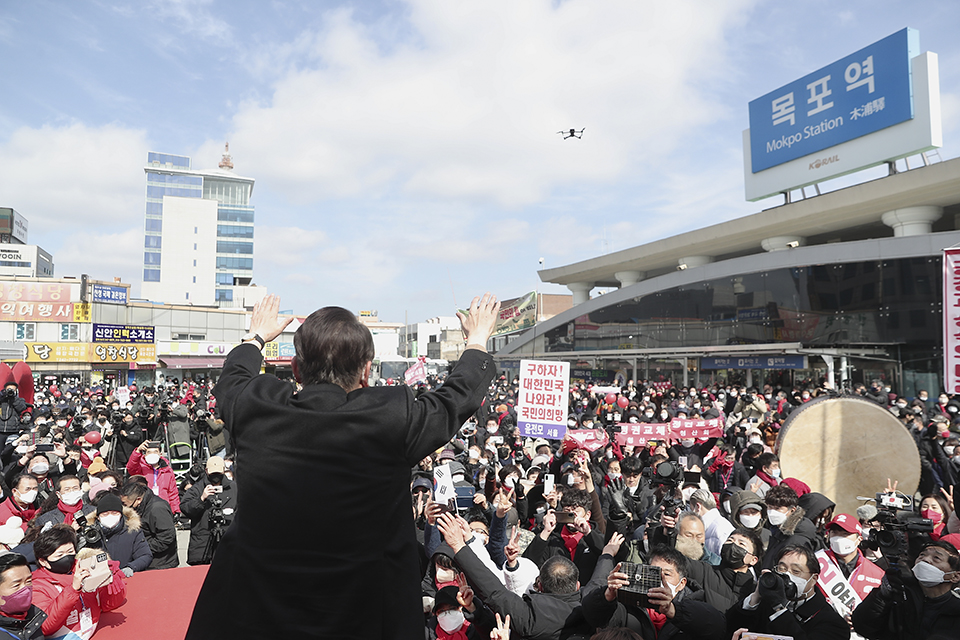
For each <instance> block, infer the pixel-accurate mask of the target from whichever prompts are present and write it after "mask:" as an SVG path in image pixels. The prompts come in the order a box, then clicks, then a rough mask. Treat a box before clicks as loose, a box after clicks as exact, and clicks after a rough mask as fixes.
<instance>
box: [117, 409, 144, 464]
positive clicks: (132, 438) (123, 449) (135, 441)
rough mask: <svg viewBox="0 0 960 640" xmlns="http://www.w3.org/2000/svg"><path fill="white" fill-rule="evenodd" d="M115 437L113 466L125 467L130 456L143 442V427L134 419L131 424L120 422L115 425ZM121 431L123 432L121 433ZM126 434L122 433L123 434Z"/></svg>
mask: <svg viewBox="0 0 960 640" xmlns="http://www.w3.org/2000/svg"><path fill="white" fill-rule="evenodd" d="M115 429H116V434H117V436H116V438H114V440H113V443H114V445H113V446H114V451H115V452H116V456H117V458H116V461H115V463H114V466H115V467H117V468H121V467H122V468H126V466H127V463H128V462H129V461H130V456H131V455H133V452H134V451H136V450H137V447H139V446H140V445H141V444H143V427H141V426H140V424H139V423H137V422H136V420H134V422H132V423H131V424H129V425H128V424H121V425H120V426H119V427H116V428H115ZM121 431H122V432H123V433H121ZM124 433H125V434H127V435H123V434H124Z"/></svg>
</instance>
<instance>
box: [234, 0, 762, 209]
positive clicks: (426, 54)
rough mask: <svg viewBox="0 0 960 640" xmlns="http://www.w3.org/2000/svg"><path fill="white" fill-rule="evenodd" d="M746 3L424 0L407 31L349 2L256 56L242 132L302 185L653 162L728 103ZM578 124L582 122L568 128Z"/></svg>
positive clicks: (528, 188)
mask: <svg viewBox="0 0 960 640" xmlns="http://www.w3.org/2000/svg"><path fill="white" fill-rule="evenodd" d="M749 4H750V3H749V2H748V1H747V0H741V1H740V2H724V3H699V2H691V1H688V2H674V3H667V4H664V5H656V6H651V5H649V4H644V3H636V2H632V1H628V0H619V1H618V0H610V1H608V2H599V3H598V2H594V1H592V0H591V1H587V0H568V1H567V2H564V3H560V4H557V3H554V2H550V1H548V0H539V1H536V2H525V3H516V2H509V1H508V0H495V1H491V0H487V1H485V2H482V3H481V2H462V3H448V2H437V1H435V0H411V1H410V2H409V3H408V7H409V12H408V19H409V27H410V33H411V34H412V35H410V36H408V37H407V38H405V39H403V40H401V41H398V42H395V43H383V42H380V41H378V40H377V39H376V38H375V34H374V30H373V29H372V28H371V27H368V26H366V25H363V24H360V23H359V22H358V21H356V20H355V19H353V17H352V16H351V14H350V13H348V12H345V11H342V10H338V11H336V12H332V13H330V14H328V15H327V19H326V21H325V25H324V28H323V29H322V30H321V31H319V32H315V33H311V32H304V33H303V34H301V36H300V37H299V38H298V39H297V40H296V41H295V42H293V43H290V44H288V45H282V46H280V47H273V48H271V49H266V50H263V51H261V52H260V54H259V55H252V56H250V57H249V58H248V63H247V64H248V68H250V69H253V70H257V69H259V70H263V69H266V68H271V67H272V68H274V69H276V70H277V71H278V79H277V81H276V83H275V90H274V93H273V96H272V99H271V100H269V102H267V103H261V102H248V103H245V104H243V105H242V106H241V107H240V109H239V111H238V113H237V114H236V116H235V117H234V120H233V125H234V132H233V133H232V134H231V136H230V141H231V144H232V146H233V147H234V148H235V149H236V150H237V153H238V154H242V155H244V156H245V157H246V158H247V163H246V164H245V165H244V172H246V173H248V174H250V175H255V176H257V177H258V179H260V180H263V181H270V183H271V185H272V186H273V188H275V189H276V190H277V191H279V192H282V193H284V194H285V195H286V196H287V197H289V199H290V200H291V201H293V202H298V203H309V202H317V201H321V200H325V199H329V198H336V197H350V196H357V195H364V196H367V197H371V196H372V197H377V196H380V195H383V194H387V193H394V194H395V193H397V192H398V191H399V192H400V193H402V194H404V195H406V196H407V197H411V198H430V199H434V198H436V199H440V200H442V201H461V202H474V203H496V204H499V205H501V206H506V207H520V206H525V205H529V204H531V203H537V202H540V201H542V200H543V199H545V198H546V197H547V196H549V194H550V193H551V191H552V190H553V189H555V188H557V187H559V186H563V185H565V184H568V183H569V182H571V181H580V182H595V183H610V182H613V181H615V180H617V179H618V178H621V177H622V176H623V175H624V173H625V172H628V171H643V170H644V169H645V168H650V167H651V166H653V164H654V163H655V162H656V159H657V158H658V157H662V156H663V155H664V154H669V153H670V152H671V150H673V149H675V148H676V146H677V145H678V144H679V143H680V141H681V140H683V139H684V137H685V136H686V135H687V134H689V133H690V132H691V131H692V130H695V129H696V128H697V127H698V126H700V125H703V124H705V123H707V122H710V121H712V120H713V119H715V118H716V117H717V113H716V112H715V111H714V108H713V105H712V104H711V100H710V96H709V95H708V94H707V91H706V90H705V89H704V88H703V87H704V86H705V84H707V83H705V82H704V79H705V78H711V81H712V82H715V81H716V78H717V75H718V74H720V73H722V64H723V59H724V50H725V43H724V41H723V37H724V29H725V27H726V26H727V25H729V24H730V22H731V21H733V20H737V19H738V18H739V16H740V15H741V13H742V12H743V10H744V9H745V8H746V7H747V6H748V5H749ZM376 35H381V34H380V33H379V32H377V33H376ZM570 127H577V128H580V127H586V134H585V135H584V138H583V139H582V140H562V139H561V137H560V136H559V135H557V134H556V131H558V130H560V129H567V128H570ZM238 167H239V165H238ZM238 171H239V169H238Z"/></svg>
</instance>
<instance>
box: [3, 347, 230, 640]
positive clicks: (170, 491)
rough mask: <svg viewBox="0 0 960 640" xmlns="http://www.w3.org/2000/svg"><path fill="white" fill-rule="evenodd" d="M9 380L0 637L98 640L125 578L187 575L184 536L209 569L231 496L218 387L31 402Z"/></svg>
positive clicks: (190, 558) (75, 391) (69, 395)
mask: <svg viewBox="0 0 960 640" xmlns="http://www.w3.org/2000/svg"><path fill="white" fill-rule="evenodd" d="M3 367H5V365H3ZM3 367H0V384H2V387H3V391H2V393H0V434H2V437H3V438H4V440H3V444H2V449H0V466H2V474H0V492H2V497H0V500H2V501H0V635H3V636H4V637H6V636H10V637H14V638H24V639H27V638H30V639H36V638H57V639H59V638H68V639H70V640H73V639H76V638H80V639H86V638H90V637H92V636H93V635H94V633H95V632H96V630H97V626H98V623H99V620H100V615H101V613H102V612H106V611H111V610H113V609H116V608H118V607H120V606H121V605H122V604H123V603H124V602H125V600H126V587H125V584H126V582H125V581H126V579H127V578H129V577H131V576H133V575H134V574H135V573H137V572H141V571H149V570H160V569H168V568H174V567H178V566H179V565H180V559H179V556H178V545H177V531H178V530H182V529H189V530H190V543H189V548H188V549H187V562H188V564H209V563H210V561H211V559H212V557H213V554H214V552H215V551H216V548H217V543H218V541H219V539H220V537H221V536H222V533H223V531H225V530H226V529H227V528H228V527H229V526H230V524H231V522H232V519H233V515H234V513H235V511H236V497H237V496H236V487H235V484H234V483H233V481H232V474H233V469H232V465H233V456H232V451H231V450H230V443H229V441H228V438H227V434H226V433H225V432H224V429H223V421H222V420H219V419H218V418H216V417H215V406H216V400H215V398H214V397H213V396H212V395H211V394H210V389H211V388H212V385H210V384H194V383H185V384H182V385H181V384H179V382H178V381H176V380H174V381H171V382H170V384H167V385H163V386H159V387H157V388H154V387H145V388H143V389H137V387H136V385H132V386H131V387H129V388H128V389H126V391H129V394H127V393H123V394H122V396H121V394H120V393H115V392H113V391H112V390H110V389H104V388H101V387H93V388H90V387H81V388H76V387H73V388H68V389H60V388H58V387H56V386H51V387H49V388H44V389H41V390H38V391H36V392H35V393H34V392H33V389H30V390H29V391H25V390H24V391H25V392H24V391H21V390H20V389H19V385H18V383H17V382H16V381H15V380H13V378H12V377H10V376H6V375H5V373H7V372H9V369H3ZM120 397H123V398H124V402H123V404H121V401H120V400H119V398H120ZM27 400H29V401H30V402H27ZM174 443H180V444H181V445H182V446H183V447H184V449H183V453H181V455H180V457H179V458H174V457H173V456H171V455H170V452H172V451H175V448H176V446H175V444H174ZM178 463H179V464H180V465H181V468H180V469H176V468H175V467H176V465H177V464H178ZM4 634H6V635H4Z"/></svg>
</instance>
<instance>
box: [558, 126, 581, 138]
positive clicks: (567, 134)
mask: <svg viewBox="0 0 960 640" xmlns="http://www.w3.org/2000/svg"><path fill="white" fill-rule="evenodd" d="M584 129H586V127H584V128H583V129H580V131H577V130H576V129H567V130H565V131H557V133H559V134H562V135H563V139H564V140H566V139H567V138H577V139H578V140H579V139H580V138H582V137H583V131H584Z"/></svg>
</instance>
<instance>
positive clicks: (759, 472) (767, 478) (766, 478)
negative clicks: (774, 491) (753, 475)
mask: <svg viewBox="0 0 960 640" xmlns="http://www.w3.org/2000/svg"><path fill="white" fill-rule="evenodd" d="M757 477H758V478H760V479H761V480H763V481H764V482H766V483H767V484H768V485H770V486H771V487H776V486H779V485H780V481H779V480H777V479H776V478H774V477H773V476H771V475H770V474H768V473H767V472H766V471H764V470H763V469H757Z"/></svg>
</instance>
